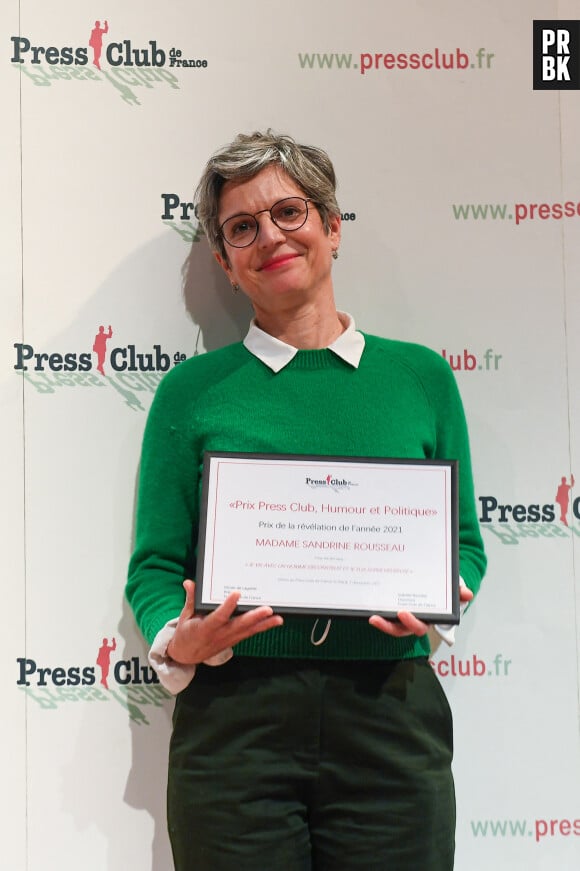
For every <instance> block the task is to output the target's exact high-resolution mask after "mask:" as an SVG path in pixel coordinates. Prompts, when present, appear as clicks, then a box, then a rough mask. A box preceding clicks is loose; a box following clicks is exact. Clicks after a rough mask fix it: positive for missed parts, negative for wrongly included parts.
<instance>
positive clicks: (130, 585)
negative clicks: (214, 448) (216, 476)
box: [125, 378, 200, 643]
mask: <svg viewBox="0 0 580 871" xmlns="http://www.w3.org/2000/svg"><path fill="white" fill-rule="evenodd" d="M183 399H184V397H183V395H182V392H181V391H179V390H178V389H176V385H175V379H171V378H166V379H164V381H163V382H162V383H161V385H160V386H159V388H158V390H157V393H156V394H155V398H154V400H153V404H152V406H151V410H150V413H149V417H148V420H147V425H146V427H145V434H144V437H143V447H142V453H141V467H140V473H139V490H138V502H137V517H136V535H135V549H134V552H133V556H132V558H131V561H130V564H129V573H128V581H127V586H126V591H125V592H126V596H127V599H128V601H129V604H130V605H131V608H132V609H133V612H134V614H135V619H136V621H137V624H138V626H139V628H140V629H141V632H142V633H143V635H144V636H145V638H146V639H147V640H148V641H149V643H151V642H152V641H153V639H154V638H155V636H156V635H157V633H158V632H159V630H160V629H161V628H162V627H163V626H164V625H165V624H166V623H167V622H169V621H170V620H173V619H175V618H176V617H177V616H179V613H180V611H181V609H182V607H183V603H184V601H185V595H184V591H183V588H182V584H183V581H184V579H185V578H193V571H194V565H195V555H194V549H195V542H196V539H197V524H198V517H199V506H198V489H199V475H200V471H199V467H200V459H199V457H198V456H196V453H195V450H194V448H193V440H192V439H191V438H190V437H189V432H188V427H187V424H186V417H187V415H186V412H185V411H184V402H183Z"/></svg>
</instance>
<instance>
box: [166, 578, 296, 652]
mask: <svg viewBox="0 0 580 871" xmlns="http://www.w3.org/2000/svg"><path fill="white" fill-rule="evenodd" d="M183 588H184V590H185V605H184V606H183V610H182V612H181V614H180V615H179V620H178V621H177V626H176V628H175V635H174V636H173V638H172V639H171V641H170V642H169V644H168V645H167V654H168V656H170V657H171V659H173V660H175V662H180V663H181V664H182V665H198V663H200V662H205V661H206V660H207V659H210V657H212V656H215V655H216V654H217V653H221V651H222V650H226V649H227V648H228V647H233V646H234V644H238V642H240V641H243V640H244V638H250V637H251V636H252V635H257V634H258V633H259V632H267V631H268V629H273V628H274V627H275V626H281V625H282V623H283V622H284V621H283V620H282V617H280V616H279V615H277V614H274V613H273V611H272V609H271V608H270V607H268V606H267V605H260V607H258V608H253V609H252V610H251V611H245V612H244V613H243V614H240V615H238V616H237V617H232V614H233V613H234V611H235V610H236V606H237V604H238V601H239V599H240V596H241V593H239V592H235V593H230V595H229V596H228V597H227V599H226V600H225V602H224V603H223V604H222V605H220V606H219V607H218V608H216V609H215V611H212V612H211V614H208V615H207V616H206V617H197V616H196V615H195V609H194V604H193V594H194V591H195V584H194V582H193V581H184V582H183Z"/></svg>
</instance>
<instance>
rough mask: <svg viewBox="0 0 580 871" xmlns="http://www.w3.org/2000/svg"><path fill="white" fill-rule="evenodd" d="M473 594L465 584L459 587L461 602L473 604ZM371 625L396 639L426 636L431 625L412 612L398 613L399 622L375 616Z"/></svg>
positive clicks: (371, 619)
mask: <svg viewBox="0 0 580 871" xmlns="http://www.w3.org/2000/svg"><path fill="white" fill-rule="evenodd" d="M472 599H473V593H472V592H471V590H469V589H468V588H467V587H466V586H465V584H460V585H459V601H460V602H471V600H472ZM369 623H370V624H371V626H374V627H375V629H380V631H381V632H386V634H387V635H393V636H394V637H395V638H402V637H403V636H404V635H419V636H420V635H426V634H427V632H428V630H429V625H428V624H427V623H423V621H422V620H419V619H418V618H417V617H415V615H414V614H411V612H410V611H398V612H397V621H396V622H395V621H394V620H385V618H384V617H379V615H378V614H373V616H372V617H369Z"/></svg>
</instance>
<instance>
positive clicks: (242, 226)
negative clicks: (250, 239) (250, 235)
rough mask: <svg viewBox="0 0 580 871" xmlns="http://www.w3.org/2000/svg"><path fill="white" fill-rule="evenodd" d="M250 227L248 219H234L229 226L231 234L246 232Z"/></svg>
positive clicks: (236, 234) (237, 234)
mask: <svg viewBox="0 0 580 871" xmlns="http://www.w3.org/2000/svg"><path fill="white" fill-rule="evenodd" d="M250 229H251V223H250V221H248V220H243V221H236V222H235V223H234V224H232V226H231V230H230V232H231V234H232V235H233V236H239V235H240V234H241V233H247V232H249V230H250Z"/></svg>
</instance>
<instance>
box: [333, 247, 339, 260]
mask: <svg viewBox="0 0 580 871" xmlns="http://www.w3.org/2000/svg"><path fill="white" fill-rule="evenodd" d="M332 259H333V260H338V251H337V249H336V248H335V249H334V251H333V252H332Z"/></svg>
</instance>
